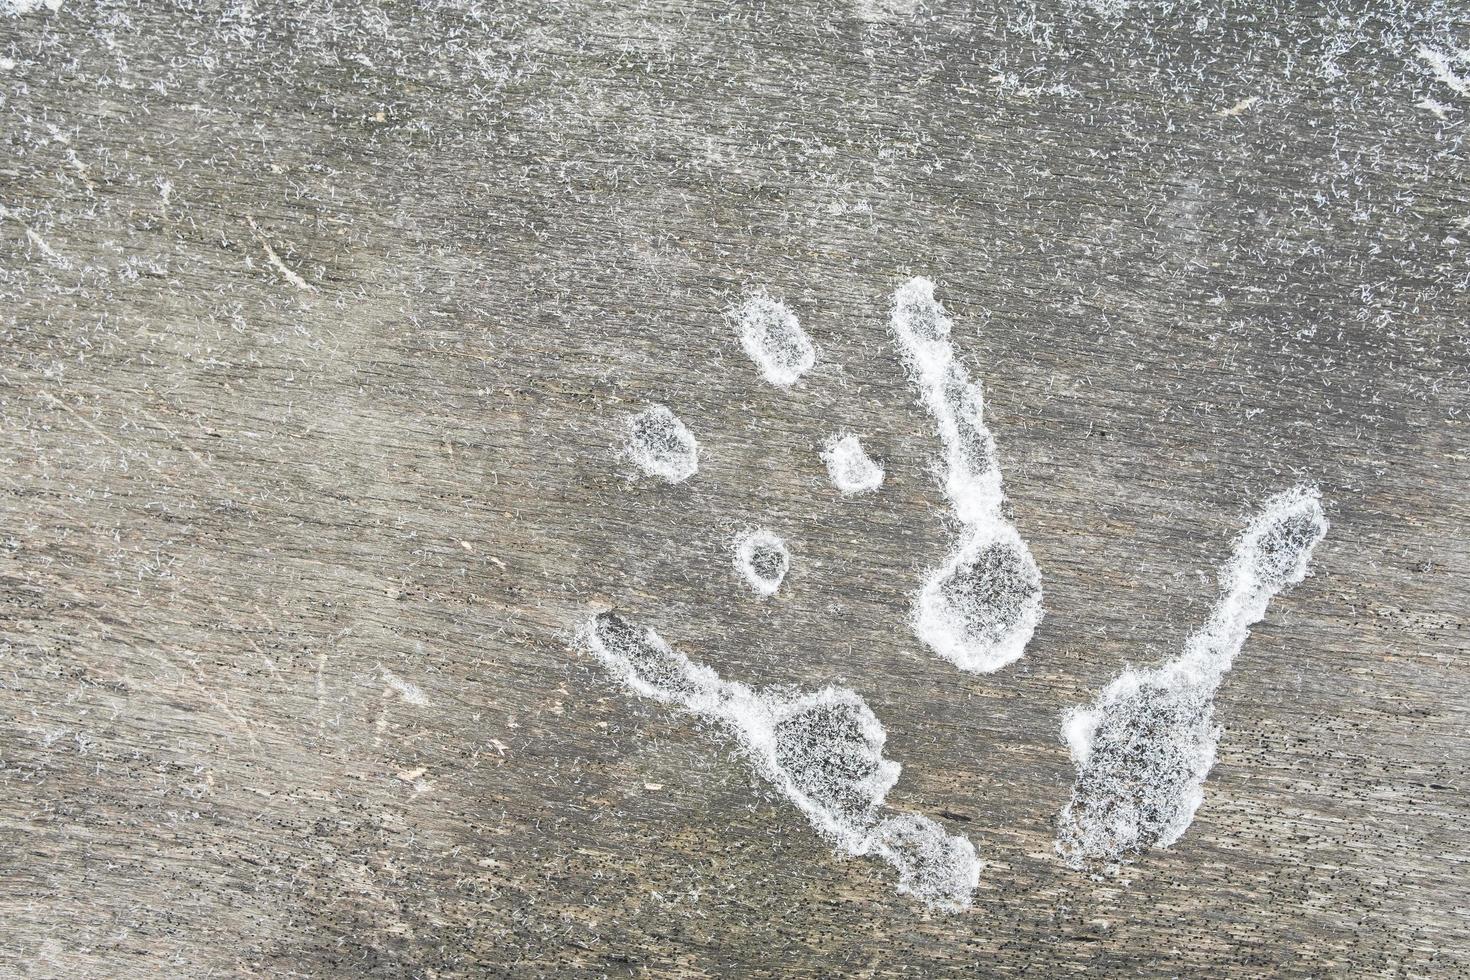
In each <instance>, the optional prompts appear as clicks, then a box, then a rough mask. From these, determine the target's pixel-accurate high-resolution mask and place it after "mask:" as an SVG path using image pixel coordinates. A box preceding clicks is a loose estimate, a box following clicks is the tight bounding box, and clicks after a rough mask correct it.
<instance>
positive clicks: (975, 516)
mask: <svg viewBox="0 0 1470 980" xmlns="http://www.w3.org/2000/svg"><path fill="white" fill-rule="evenodd" d="M890 326H891V328H892V330H893V334H894V336H895V337H896V338H897V340H898V343H899V347H900V348H901V350H902V352H903V356H904V361H905V363H906V365H907V366H908V370H909V374H910V375H911V376H912V378H913V380H914V383H915V384H916V385H917V386H918V388H919V392H920V396H921V399H922V401H923V403H924V406H925V408H927V409H928V411H929V414H930V415H931V416H933V418H934V421H935V423H936V425H937V427H938V429H939V438H940V442H941V443H942V444H943V447H944V458H945V477H944V491H945V495H946V496H947V497H948V498H949V501H950V504H951V506H952V507H953V509H954V514H955V517H956V518H957V519H958V520H959V522H960V523H961V524H962V525H963V529H962V530H961V532H960V535H959V539H958V541H957V542H956V543H955V545H954V548H953V550H952V551H951V552H950V554H949V556H948V558H947V559H946V560H945V562H944V564H943V565H942V566H941V567H939V568H938V569H936V570H934V571H933V572H931V573H930V574H929V576H928V577H927V578H926V580H925V582H924V585H923V588H922V589H921V590H920V592H919V597H918V601H917V603H916V606H915V610H914V622H913V625H914V632H915V633H916V634H917V635H918V637H919V639H921V640H923V641H924V642H925V643H926V644H928V645H929V647H930V648H931V649H933V650H934V652H935V653H937V654H939V655H940V656H942V657H944V658H945V659H946V660H949V661H951V662H952V663H953V664H954V665H955V666H957V667H959V668H960V669H961V670H968V671H975V672H981V673H989V672H990V671H994V670H998V669H1000V668H1001V667H1004V666H1005V665H1006V664H1008V663H1011V662H1012V661H1014V660H1016V659H1017V658H1019V657H1020V656H1021V654H1022V653H1024V652H1025V650H1026V644H1027V642H1029V641H1030V639H1031V634H1032V633H1033V632H1035V630H1036V624H1037V623H1039V622H1040V621H1041V573H1040V572H1039V571H1038V570H1037V568H1036V561H1035V559H1033V558H1032V557H1031V549H1030V548H1028V547H1027V546H1026V542H1025V541H1023V540H1022V539H1021V536H1020V534H1019V533H1018V532H1017V531H1016V528H1015V526H1014V525H1012V524H1011V522H1010V521H1008V520H1007V519H1006V518H1005V516H1004V514H1003V513H1002V506H1003V504H1004V502H1005V495H1004V493H1003V491H1002V489H1001V476H1000V466H999V464H998V463H997V461H996V456H995V443H994V440H993V439H992V438H991V436H990V430H989V429H987V428H986V427H985V422H984V420H983V412H984V399H983V398H982V396H981V393H980V386H979V385H977V384H975V383H973V382H971V381H970V378H969V375H968V373H967V372H966V371H965V368H964V366H963V365H962V364H961V363H960V362H959V360H958V359H957V358H956V357H955V355H954V348H953V346H952V345H951V344H950V339H949V335H950V328H951V327H952V326H953V321H952V320H951V319H950V318H949V316H948V315H946V313H945V311H944V306H943V305H942V304H940V303H939V301H938V300H936V299H935V298H934V283H932V282H930V281H929V280H928V279H925V278H923V277H916V278H914V279H910V280H909V281H908V282H906V283H904V284H903V285H902V286H900V287H899V288H898V290H897V292H895V293H894V296H893V315H892V319H891V320H890Z"/></svg>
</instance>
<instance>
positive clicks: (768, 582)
mask: <svg viewBox="0 0 1470 980" xmlns="http://www.w3.org/2000/svg"><path fill="white" fill-rule="evenodd" d="M735 567H736V569H737V570H739V572H740V575H741V577H742V578H744V579H745V584H746V585H749V586H750V588H751V590H752V591H753V592H755V594H756V595H758V596H760V597H761V598H767V597H769V596H773V595H775V594H776V590H777V589H779V588H780V587H781V582H782V580H783V579H785V578H786V570H787V569H788V568H790V567H791V552H790V551H789V550H787V548H786V542H785V541H783V540H782V539H781V537H780V536H779V535H777V534H774V533H772V532H770V531H767V530H765V529H764V528H760V529H757V530H754V531H747V532H746V533H744V534H742V535H741V536H740V538H739V539H738V540H737V541H736V542H735Z"/></svg>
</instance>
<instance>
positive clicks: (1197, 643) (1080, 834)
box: [1056, 487, 1327, 867]
mask: <svg viewBox="0 0 1470 980" xmlns="http://www.w3.org/2000/svg"><path fill="white" fill-rule="evenodd" d="M1326 533H1327V518H1326V517H1325V515H1324V514H1323V513H1322V504H1321V499H1320V497H1319V496H1318V494H1317V491H1316V490H1314V489H1312V488H1310V487H1297V488H1295V489H1292V490H1289V491H1286V492H1285V493H1281V494H1278V495H1276V496H1275V497H1272V498H1271V499H1270V500H1269V501H1267V502H1266V505H1265V507H1264V508H1263V509H1262V511H1261V513H1260V515H1259V516H1258V517H1257V518H1256V519H1255V520H1254V521H1252V522H1251V524H1250V525H1249V526H1248V527H1247V528H1246V530H1245V532H1244V533H1243V534H1242V535H1241V537H1240V539H1239V540H1238V541H1237V542H1236V546H1235V553H1234V555H1233V556H1232V557H1231V560H1230V561H1229V563H1227V564H1226V566H1225V567H1224V569H1223V570H1222V573H1221V583H1222V586H1223V592H1222V594H1221V597H1220V599H1219V601H1218V602H1217V603H1216V605H1215V608H1214V609H1213V611H1212V612H1211V613H1210V618H1209V620H1208V621H1207V622H1206V623H1205V625H1204V627H1203V628H1202V629H1201V630H1199V632H1197V633H1195V634H1194V635H1193V636H1192V637H1191V638H1190V639H1189V641H1188V643H1187V644H1186V645H1185V649H1184V652H1183V654H1182V655H1181V656H1179V657H1178V658H1177V659H1175V660H1173V661H1171V662H1169V663H1167V664H1164V665H1162V666H1160V667H1154V668H1152V669H1148V670H1135V669H1133V668H1129V669H1127V670H1125V671H1123V673H1122V674H1120V675H1119V676H1118V677H1117V678H1116V679H1114V680H1113V682H1112V683H1111V684H1109V685H1108V686H1107V687H1106V688H1105V689H1104V690H1103V692H1102V694H1101V696H1099V697H1098V699H1097V700H1096V701H1095V702H1094V703H1093V704H1092V705H1091V706H1090V707H1087V708H1079V709H1076V710H1074V711H1072V712H1070V713H1069V714H1068V716H1067V718H1066V720H1065V722H1064V724H1063V727H1062V738H1063V740H1064V741H1065V742H1066V743H1067V745H1068V747H1069V749H1070V751H1071V754H1072V760H1073V762H1074V764H1075V765H1076V767H1077V777H1076V781H1075V782H1074V784H1073V787H1072V798H1071V800H1070V801H1069V802H1068V803H1067V806H1066V807H1065V808H1064V809H1063V810H1062V814H1061V818H1060V820H1059V824H1058V832H1057V845H1056V846H1057V852H1058V853H1059V854H1060V855H1061V856H1062V857H1063V859H1064V860H1066V861H1067V863H1068V864H1071V865H1072V866H1074V867H1083V866H1085V865H1086V864H1088V863H1089V862H1094V861H1101V862H1105V863H1116V862H1118V861H1120V860H1122V859H1123V858H1124V857H1126V856H1127V855H1128V854H1132V853H1136V852H1139V851H1141V850H1143V849H1144V848H1146V847H1150V846H1153V847H1168V846H1169V845H1171V844H1173V843H1174V842H1175V841H1177V840H1179V838H1180V837H1181V836H1182V835H1183V834H1184V831H1185V830H1186V829H1188V827H1189V825H1190V823H1191V822H1192V821H1193V820H1194V815H1195V811H1196V810H1198V809H1199V806H1200V803H1201V802H1202V801H1203V800H1204V781H1205V777H1206V775H1208V774H1209V771H1210V768H1211V766H1213V765H1214V763H1215V746H1216V743H1217V742H1218V740H1219V737H1220V729H1219V728H1218V727H1217V726H1216V725H1215V724H1214V720H1213V719H1214V705H1215V691H1216V689H1217V688H1218V687H1219V684H1220V681H1221V679H1222V678H1223V677H1224V675H1225V673H1226V672H1227V671H1229V670H1230V666H1231V664H1232V663H1233V662H1234V660H1235V657H1236V655H1237V654H1238V653H1239V652H1240V650H1241V648H1242V647H1243V646H1244V645H1245V641H1246V638H1247V637H1248V636H1249V635H1250V628H1251V626H1253V625H1254V624H1255V623H1257V622H1259V621H1260V620H1261V618H1262V617H1263V616H1265V614H1266V608H1267V606H1268V605H1269V603H1270V601H1271V598H1272V596H1274V595H1276V593H1278V592H1280V591H1281V590H1282V589H1284V588H1286V587H1287V586H1289V585H1292V584H1294V583H1297V582H1300V581H1301V580H1302V578H1303V577H1305V575H1306V572H1307V563H1308V561H1309V560H1310V559H1311V556H1312V549H1313V548H1315V547H1316V545H1317V542H1319V541H1321V540H1322V537H1323V535H1325V534H1326Z"/></svg>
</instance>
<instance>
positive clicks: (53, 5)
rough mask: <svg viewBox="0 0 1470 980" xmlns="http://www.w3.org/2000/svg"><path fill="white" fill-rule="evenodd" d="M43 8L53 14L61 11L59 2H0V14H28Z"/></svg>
mask: <svg viewBox="0 0 1470 980" xmlns="http://www.w3.org/2000/svg"><path fill="white" fill-rule="evenodd" d="M42 7H45V8H46V9H47V10H50V11H52V12H53V13H54V12H56V11H58V10H60V9H61V0H0V14H10V15H11V16H12V17H13V16H17V15H19V14H28V13H30V12H31V11H33V10H40V9H41V8H42Z"/></svg>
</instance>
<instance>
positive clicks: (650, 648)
mask: <svg viewBox="0 0 1470 980" xmlns="http://www.w3.org/2000/svg"><path fill="white" fill-rule="evenodd" d="M579 636H580V639H581V640H582V642H583V643H584V645H585V646H586V647H587V649H589V650H590V651H591V652H592V654H593V655H594V656H596V657H597V658H598V659H599V660H600V661H601V662H602V663H603V665H604V666H605V667H606V668H607V669H608V671H609V672H611V673H612V674H613V676H614V677H616V678H617V679H618V680H620V681H621V682H622V683H624V684H625V685H627V686H628V687H629V688H630V689H632V690H633V691H634V692H636V693H638V694H641V695H643V696H645V697H650V698H653V699H655V700H657V701H661V702H663V703H664V704H669V705H673V706H675V707H678V708H681V709H683V710H685V711H689V712H692V713H694V714H697V715H700V716H702V717H704V718H707V719H709V720H711V721H714V722H716V723H718V724H720V725H721V726H723V727H724V728H725V729H726V730H728V731H729V732H730V733H731V734H732V735H733V736H734V737H735V738H736V740H737V741H738V742H739V744H740V747H741V749H742V750H743V752H744V754H745V756H746V758H747V759H749V760H750V762H751V763H752V764H753V765H754V766H755V768H756V770H757V771H758V772H759V773H760V774H761V776H762V777H764V778H765V779H766V780H768V781H769V782H770V783H771V784H772V785H773V786H775V787H776V789H778V790H780V792H781V794H782V795H783V796H785V797H786V799H787V800H789V801H790V802H791V803H792V804H793V805H795V806H796V807H797V809H799V810H800V811H801V812H802V813H803V814H804V815H805V816H806V818H807V820H808V821H809V822H810V823H811V825H812V826H813V827H814V828H816V830H817V831H818V832H819V833H821V834H822V835H823V836H824V837H826V838H827V839H828V840H830V841H832V842H833V843H834V844H835V845H836V846H837V847H838V848H840V849H841V850H843V851H845V852H846V853H848V854H851V855H853V856H855V857H862V856H872V857H878V858H881V859H882V860H884V861H886V862H887V863H888V864H890V865H892V866H893V867H894V868H895V869H896V870H897V871H898V874H899V881H898V890H899V891H900V892H901V893H903V894H906V895H911V896H913V897H915V898H917V899H919V900H920V901H922V902H924V903H925V904H927V905H928V906H929V907H931V908H934V909H937V910H941V911H946V912H960V911H964V910H965V909H967V908H969V907H970V903H971V900H972V899H971V897H972V895H973V893H974V891H975V887H976V886H977V885H978V883H979V880H980V860H979V858H978V856H977V855H976V853H975V846H974V845H973V844H972V843H971V842H970V841H969V840H967V839H965V838H964V837H958V836H950V835H949V834H947V833H946V832H945V831H944V829H943V828H942V827H940V826H939V824H937V823H935V822H934V821H932V820H929V819H928V818H926V817H921V816H918V815H915V814H907V813H903V814H895V815H891V816H888V817H884V818H881V819H880V817H881V814H882V811H883V810H884V798H885V797H886V796H887V794H888V790H889V789H890V788H892V786H893V784H894V783H896V782H897V781H898V776H899V772H900V768H901V767H900V766H899V764H898V763H897V762H894V761H892V760H891V759H885V758H884V757H883V745H884V742H885V741H886V740H887V733H886V732H885V731H884V730H883V726H882V724H881V723H879V721H878V719H877V717H876V716H874V714H873V712H872V711H871V710H870V709H869V708H868V705H867V703H866V702H865V701H864V700H863V699H862V698H861V697H859V696H858V695H857V694H856V693H854V692H853V691H850V690H846V689H844V688H838V687H825V688H822V689H821V690H819V691H815V692H809V693H797V694H790V693H757V692H755V691H753V690H752V689H751V688H749V687H747V686H745V685H744V684H740V683H738V682H735V681H727V680H724V679H722V678H721V677H720V676H719V675H718V674H716V673H715V672H714V671H712V670H710V669H709V668H708V667H704V666H701V665H698V664H695V663H693V662H692V661H690V660H689V658H688V657H686V656H684V655H683V654H681V653H678V652H676V651H674V650H672V649H671V648H670V647H669V646H668V644H666V643H665V642H664V641H663V639H662V638H660V637H659V635H658V634H657V633H655V632H654V631H653V630H651V629H640V628H638V627H636V626H634V625H633V624H631V623H629V622H628V621H627V620H625V619H623V618H622V617H620V616H617V615H614V614H612V613H602V614H600V615H598V616H595V617H593V618H592V619H591V620H590V621H589V622H587V623H586V624H585V625H584V626H583V628H582V629H581V631H580V634H579Z"/></svg>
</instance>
